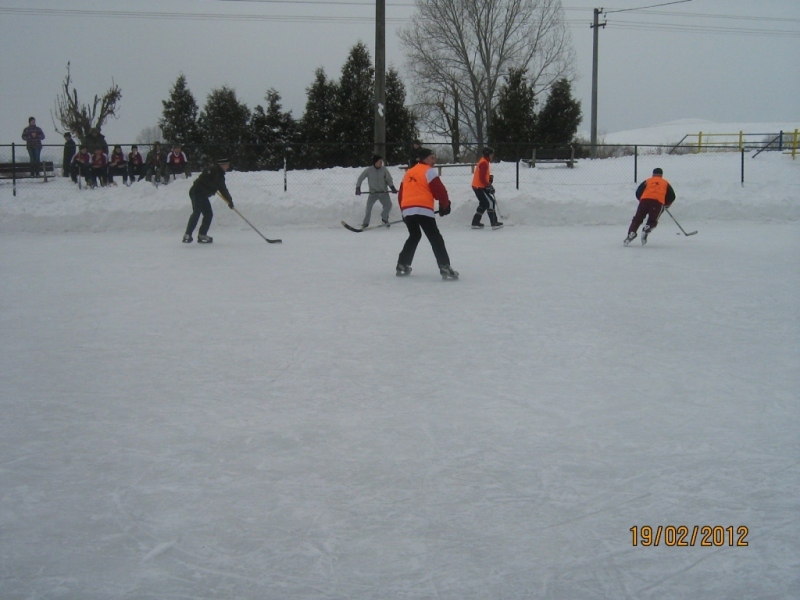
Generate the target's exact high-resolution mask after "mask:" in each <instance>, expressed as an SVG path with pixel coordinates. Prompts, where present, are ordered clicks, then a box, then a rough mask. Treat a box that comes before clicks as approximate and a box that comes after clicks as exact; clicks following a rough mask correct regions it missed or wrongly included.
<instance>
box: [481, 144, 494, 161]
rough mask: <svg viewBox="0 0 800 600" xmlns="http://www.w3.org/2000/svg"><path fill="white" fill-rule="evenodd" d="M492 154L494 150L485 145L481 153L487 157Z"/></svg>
mask: <svg viewBox="0 0 800 600" xmlns="http://www.w3.org/2000/svg"><path fill="white" fill-rule="evenodd" d="M492 154H494V150H492V149H491V148H489V146H486V147H485V148H484V149H483V155H484V156H485V157H486V158H489V157H490V156H491V155H492Z"/></svg>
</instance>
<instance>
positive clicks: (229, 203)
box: [228, 198, 233, 210]
mask: <svg viewBox="0 0 800 600" xmlns="http://www.w3.org/2000/svg"><path fill="white" fill-rule="evenodd" d="M228 208H230V209H231V210H233V198H231V199H230V201H228Z"/></svg>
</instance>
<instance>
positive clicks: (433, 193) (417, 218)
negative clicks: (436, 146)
mask: <svg viewBox="0 0 800 600" xmlns="http://www.w3.org/2000/svg"><path fill="white" fill-rule="evenodd" d="M434 164H436V155H435V154H434V153H433V151H432V150H429V149H428V148H420V150H419V162H418V163H417V165H416V166H414V167H411V168H410V169H409V170H408V171H406V174H405V177H403V182H402V183H401V184H400V192H399V193H398V195H397V199H398V200H399V202H400V210H401V211H402V213H403V221H405V224H406V227H407V228H408V239H407V240H406V243H405V245H404V246H403V250H402V251H401V252H400V256H399V257H398V258H397V268H396V269H395V270H396V274H397V276H398V277H401V276H404V275H409V274H410V273H411V262H412V261H413V260H414V253H415V252H416V250H417V245H418V244H419V241H420V239H421V238H422V232H425V236H426V237H427V238H428V241H429V242H430V243H431V248H433V254H434V256H435V257H436V263H437V264H438V265H439V274H440V275H441V276H442V279H458V272H457V271H454V270H453V268H452V267H451V266H450V257H449V256H448V254H447V248H445V245H444V239H443V238H442V234H441V233H440V232H439V228H438V227H437V226H436V216H435V215H436V213H435V212H434V211H433V205H434V201H436V200H438V201H439V215H440V216H445V215H449V214H450V198H449V197H448V195H447V189H446V188H445V187H444V184H443V183H442V180H441V179H440V178H439V174H438V173H437V172H436V169H434V168H433V165H434Z"/></svg>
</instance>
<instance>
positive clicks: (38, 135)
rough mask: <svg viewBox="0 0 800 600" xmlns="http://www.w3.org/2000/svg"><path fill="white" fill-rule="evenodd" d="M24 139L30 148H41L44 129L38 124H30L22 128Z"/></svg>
mask: <svg viewBox="0 0 800 600" xmlns="http://www.w3.org/2000/svg"><path fill="white" fill-rule="evenodd" d="M22 139H23V140H25V144H26V146H27V147H28V148H41V147H42V140H43V139H44V131H42V130H41V128H39V127H37V126H36V125H28V126H27V127H26V128H25V129H23V130H22Z"/></svg>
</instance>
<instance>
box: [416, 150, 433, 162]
mask: <svg viewBox="0 0 800 600" xmlns="http://www.w3.org/2000/svg"><path fill="white" fill-rule="evenodd" d="M431 154H433V150H431V149H430V148H420V149H419V150H417V158H418V159H419V160H420V161H422V160H424V159H426V158H428V157H429V156H430V155H431Z"/></svg>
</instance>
